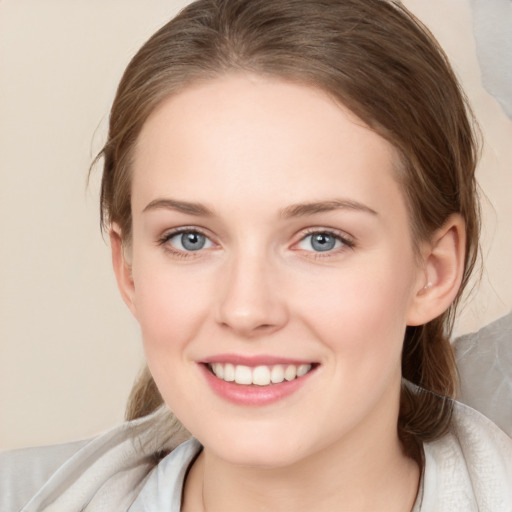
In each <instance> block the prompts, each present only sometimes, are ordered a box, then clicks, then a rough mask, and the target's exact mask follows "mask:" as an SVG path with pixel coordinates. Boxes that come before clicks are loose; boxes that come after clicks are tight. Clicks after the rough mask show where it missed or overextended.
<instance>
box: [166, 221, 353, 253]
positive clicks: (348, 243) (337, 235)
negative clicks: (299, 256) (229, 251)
mask: <svg viewBox="0 0 512 512" xmlns="http://www.w3.org/2000/svg"><path fill="white" fill-rule="evenodd" d="M183 233H197V234H200V235H202V236H204V237H206V238H207V239H208V240H210V241H211V239H210V237H209V236H208V235H207V234H206V233H205V232H204V231H203V230H201V229H199V228H197V227H192V226H190V227H187V226H184V227H181V228H177V229H174V230H172V231H169V232H167V233H165V234H164V235H163V236H162V237H160V238H159V239H158V240H157V244H158V245H159V246H162V247H164V249H165V250H166V251H168V252H170V253H171V254H173V256H176V257H178V258H183V259H186V258H193V257H196V256H198V255H199V254H194V253H196V252H197V253H200V252H202V251H201V250H198V251H182V250H180V249H176V248H174V247H173V246H172V245H170V244H168V242H169V240H171V239H172V238H174V237H175V236H177V235H180V234H183ZM312 235H328V236H331V237H333V238H334V239H336V240H337V241H339V242H341V244H342V245H341V247H338V248H335V249H332V250H327V251H325V252H322V251H313V250H312V251H305V252H308V253H311V256H310V257H313V258H315V259H316V258H318V259H320V258H329V257H333V256H335V255H338V254H339V253H340V252H343V251H345V250H347V249H353V248H354V247H355V242H354V240H353V239H351V238H349V237H348V236H347V235H346V233H343V232H340V231H336V230H333V229H322V228H310V229H307V230H306V232H305V233H303V234H302V236H301V238H300V240H299V241H298V242H295V243H294V245H297V244H299V243H300V242H302V241H303V240H305V239H306V238H307V237H309V236H312ZM212 243H213V242H212Z"/></svg>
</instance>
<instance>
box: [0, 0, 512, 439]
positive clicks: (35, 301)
mask: <svg viewBox="0 0 512 512" xmlns="http://www.w3.org/2000/svg"><path fill="white" fill-rule="evenodd" d="M186 3H187V2H186V1H181V2H180V1H177V0H172V1H171V0H169V1H163V0H144V1H142V0H108V1H104V0H74V1H72V2H70V1H65V0H44V1H41V0H0V449H7V448H12V447H22V446H28V445H34V444H46V443H55V442H62V441H66V440H71V439H78V438H84V437H88V436H91V435H94V434H96V433H98V432H101V431H102V430H105V429H106V428H108V427H109V426H112V425H114V424H116V423H118V422H119V421H121V420H122V417H123V409H124V403H125V401H126V398H127V395H128V393H129V390H130V386H131V383H132V381H133V379H134V376H135V374H136V372H137V370H138V368H139V367H140V365H141V361H142V353H141V349H140V342H139V333H138V329H137V326H136V324H135V322H134V321H133V320H132V319H131V318H130V315H129V313H128V311H127V309H126V308H125V307H124V305H123V304H122V303H121V300H120V299H119V297H118V294H117V290H116V288H115V283H114V279H113V276H112V273H111V271H110V255H109V248H108V246H107V245H106V243H104V241H103V240H102V238H101V235H100V232H99V220H98V212H97V210H98V208H97V203H98V200H97V192H98V175H97V173H95V174H93V179H92V181H91V184H90V186H89V187H88V188H86V175H87V169H88V166H89V164H90V162H91V160H92V158H93V155H94V154H95V153H96V152H97V151H98V150H99V149H100V147H101V144H102V141H103V139H104V134H105V126H106V121H107V116H108V109H109V105H110V102H111V101H112V98H113V94H114V91H115V87H116V84H117V81H118V80H119V78H120V75H121V73H122V70H123V69H124V66H125V65H126V64H127V62H128V60H129V58H130V57H131V56H132V55H133V53H134V52H135V51H136V49H137V48H138V47H139V46H140V45H141V44H142V43H143V42H144V40H145V39H146V38H147V37H148V36H149V35H150V34H151V33H152V32H153V31H154V30H155V29H156V28H158V27H159V26H160V25H162V24H163V23H164V22H165V21H166V20H167V19H168V18H169V17H171V16H172V15H173V14H174V13H175V12H176V11H177V10H178V9H179V8H180V7H181V6H183V5H185V4H186ZM405 4H406V5H408V6H410V8H411V9H413V10H414V11H415V12H416V13H417V14H418V16H420V18H422V19H423V20H424V21H425V22H426V23H427V24H428V25H429V26H430V27H431V28H432V30H433V31H434V33H435V34H436V35H437V36H438V37H439V39H440V41H441V43H442V44H443V45H444V46H445V48H446V50H447V51H448V53H449V55H450V57H451V58H452V59H453V61H454V64H455V68H456V71H457V73H458V74H459V76H460V78H461V79H462V80H463V82H464V84H465V87H466V90H467V92H468V94H469V96H470V97H471V99H472V101H473V104H474V107H475V111H476V114H477V117H478V118H479V120H480V122H481V124H482V127H483V131H484V134H485V136H486V139H487V146H486V150H485V153H484V158H483V161H482V165H481V168H480V170H479V176H480V182H481V185H482V187H483V189H484V190H485V193H486V195H487V198H488V199H487V201H484V213H485V238H484V253H485V260H486V270H485V274H484V278H483V282H482V284H481V286H480V288H479V291H478V294H477V295H476V296H475V297H474V298H473V301H472V302H471V303H470V304H469V305H468V307H467V308H466V310H465V312H464V314H463V316H462V319H461V322H460V324H459V326H458V332H465V331H470V330H474V329H476V328H478V327H479V326H481V325H483V324H484V323H486V322H488V321H490V320H492V319H494V318H497V317H498V316H501V315H502V314H504V313H506V312H508V311H510V309H511V308H512V271H511V270H510V263H511V261H512V222H511V219H512V122H511V121H510V119H508V118H507V117H506V116H505V114H504V112H503V110H502V109H500V107H499V105H498V103H497V102H496V100H495V99H494V98H493V97H492V96H490V95H489V94H488V93H487V92H486V91H485V90H484V88H483V87H482V85H481V80H480V69H479V66H478V62H477V60H476V54H475V48H474V37H473V31H472V11H471V5H470V2H469V0H429V1H428V2H427V1H425V0H407V1H406V2H405Z"/></svg>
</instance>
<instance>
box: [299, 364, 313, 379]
mask: <svg viewBox="0 0 512 512" xmlns="http://www.w3.org/2000/svg"><path fill="white" fill-rule="evenodd" d="M309 370H311V365H310V364H301V365H300V366H299V367H298V368H297V377H302V376H303V375H306V373H308V372H309Z"/></svg>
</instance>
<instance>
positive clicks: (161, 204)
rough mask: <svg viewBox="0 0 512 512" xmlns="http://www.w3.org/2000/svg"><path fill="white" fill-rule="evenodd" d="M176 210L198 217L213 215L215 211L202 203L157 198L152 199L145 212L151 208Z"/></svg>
mask: <svg viewBox="0 0 512 512" xmlns="http://www.w3.org/2000/svg"><path fill="white" fill-rule="evenodd" d="M160 209H166V210H175V211H178V212H181V213H185V214H187V215H194V216H196V217H213V216H214V213H213V211H212V210H210V209H209V208H208V207H206V206H205V205H204V204H201V203H190V202H188V201H177V200H176V199H155V200H154V201H151V202H150V203H149V204H148V205H147V206H146V207H145V208H144V210H142V211H143V212H147V211H151V210H160Z"/></svg>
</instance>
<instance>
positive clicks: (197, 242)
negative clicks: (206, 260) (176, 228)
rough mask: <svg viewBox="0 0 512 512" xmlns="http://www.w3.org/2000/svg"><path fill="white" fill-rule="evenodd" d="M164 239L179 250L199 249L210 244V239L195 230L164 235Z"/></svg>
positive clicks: (205, 247)
mask: <svg viewBox="0 0 512 512" xmlns="http://www.w3.org/2000/svg"><path fill="white" fill-rule="evenodd" d="M166 241H167V242H168V243H169V244H170V245H172V246H173V247H174V248H175V249H178V250H180V251H186V252H190V251H199V250H201V249H207V248H209V247H211V246H212V242H211V240H210V239H209V238H208V237H206V236H205V235H203V234H202V233H199V232H197V231H182V232H180V233H176V234H173V235H169V236H168V237H166Z"/></svg>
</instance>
